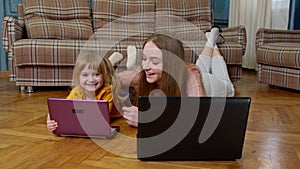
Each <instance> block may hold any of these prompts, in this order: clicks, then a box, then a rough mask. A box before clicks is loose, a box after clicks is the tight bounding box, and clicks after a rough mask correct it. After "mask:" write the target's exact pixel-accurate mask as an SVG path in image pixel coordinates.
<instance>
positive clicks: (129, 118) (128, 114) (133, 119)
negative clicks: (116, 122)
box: [122, 106, 138, 127]
mask: <svg viewBox="0 0 300 169" xmlns="http://www.w3.org/2000/svg"><path fill="white" fill-rule="evenodd" d="M122 110H123V117H124V118H125V119H126V122H127V123H128V124H129V125H130V126H132V127H137V126H138V107H136V106H131V107H122Z"/></svg>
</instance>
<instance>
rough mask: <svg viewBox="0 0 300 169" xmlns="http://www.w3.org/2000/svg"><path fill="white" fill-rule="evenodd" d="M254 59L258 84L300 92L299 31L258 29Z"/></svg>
mask: <svg viewBox="0 0 300 169" xmlns="http://www.w3.org/2000/svg"><path fill="white" fill-rule="evenodd" d="M256 59H257V64H258V70H257V79H258V81H259V82H262V83H266V84H269V85H272V86H279V87H284V88H290V89H295V90H300V30H275V29H265V28H261V29H259V30H258V31H257V33H256Z"/></svg>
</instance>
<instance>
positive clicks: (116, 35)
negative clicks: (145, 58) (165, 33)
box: [93, 0, 155, 41]
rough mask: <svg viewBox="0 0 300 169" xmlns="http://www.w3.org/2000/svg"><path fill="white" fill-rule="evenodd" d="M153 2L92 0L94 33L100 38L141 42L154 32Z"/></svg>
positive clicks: (148, 0)
mask: <svg viewBox="0 0 300 169" xmlns="http://www.w3.org/2000/svg"><path fill="white" fill-rule="evenodd" d="M154 8H155V4H154V0H94V1H93V19H94V22H93V25H94V30H95V31H94V32H96V33H97V35H99V37H101V38H103V37H104V38H111V39H115V40H123V39H127V40H132V41H134V40H138V41H143V40H145V39H146V38H147V37H148V36H150V35H151V34H152V33H153V32H154V16H155V13H154V11H155V9H154Z"/></svg>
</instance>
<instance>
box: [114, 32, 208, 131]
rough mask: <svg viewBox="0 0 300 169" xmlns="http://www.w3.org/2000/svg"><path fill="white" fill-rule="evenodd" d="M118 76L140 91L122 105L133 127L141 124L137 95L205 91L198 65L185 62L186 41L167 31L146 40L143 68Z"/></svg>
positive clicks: (196, 94) (121, 73)
mask: <svg viewBox="0 0 300 169" xmlns="http://www.w3.org/2000/svg"><path fill="white" fill-rule="evenodd" d="M129 59H130V58H129ZM116 76H117V77H118V78H119V80H120V81H121V84H122V85H123V86H124V85H125V86H133V87H134V88H135V89H136V91H137V93H136V95H135V97H134V101H133V104H134V105H133V106H129V107H123V108H122V111H123V117H124V118H125V119H126V122H127V123H128V124H129V125H131V126H134V127H137V125H138V123H137V119H138V117H137V116H138V108H137V107H136V106H137V98H138V96H148V95H166V96H204V95H205V94H204V89H203V86H202V82H201V76H200V72H199V69H198V67H197V66H196V65H194V64H188V63H185V62H184V49H183V44H182V43H181V42H180V41H179V40H177V39H175V38H172V37H170V36H167V35H162V34H155V35H153V36H151V37H150V38H149V39H148V40H147V41H146V42H145V43H144V45H143V58H142V66H141V68H135V69H129V70H127V71H123V72H120V73H119V74H117V75H116Z"/></svg>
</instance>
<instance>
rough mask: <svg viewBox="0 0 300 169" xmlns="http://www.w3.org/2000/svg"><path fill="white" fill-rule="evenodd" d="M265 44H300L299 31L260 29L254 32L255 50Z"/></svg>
mask: <svg viewBox="0 0 300 169" xmlns="http://www.w3.org/2000/svg"><path fill="white" fill-rule="evenodd" d="M265 43H300V30H279V29H267V28H260V29H259V30H258V31H257V32H256V43H255V44H256V48H257V47H258V46H259V45H262V44H265Z"/></svg>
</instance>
